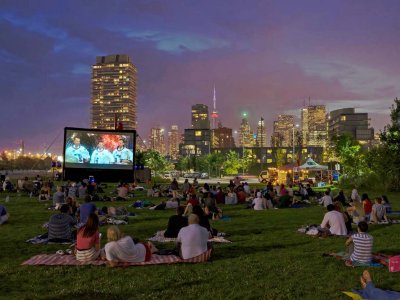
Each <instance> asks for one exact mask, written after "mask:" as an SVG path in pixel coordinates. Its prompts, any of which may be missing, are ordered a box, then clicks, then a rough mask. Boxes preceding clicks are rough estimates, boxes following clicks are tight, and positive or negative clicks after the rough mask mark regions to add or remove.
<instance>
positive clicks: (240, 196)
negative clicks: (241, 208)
mask: <svg viewBox="0 0 400 300" xmlns="http://www.w3.org/2000/svg"><path fill="white" fill-rule="evenodd" d="M236 195H237V199H238V203H239V204H244V203H246V193H245V192H244V191H243V188H242V187H239V188H238V190H237V193H236Z"/></svg>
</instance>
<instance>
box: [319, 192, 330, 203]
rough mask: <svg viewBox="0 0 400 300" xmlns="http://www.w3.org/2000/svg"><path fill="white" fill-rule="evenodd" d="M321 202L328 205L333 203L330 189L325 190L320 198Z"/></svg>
mask: <svg viewBox="0 0 400 300" xmlns="http://www.w3.org/2000/svg"><path fill="white" fill-rule="evenodd" d="M318 202H319V204H321V205H323V206H324V207H327V206H328V205H329V204H332V197H331V195H330V192H329V191H328V190H326V191H325V193H324V196H323V197H322V198H321V199H319V200H318Z"/></svg>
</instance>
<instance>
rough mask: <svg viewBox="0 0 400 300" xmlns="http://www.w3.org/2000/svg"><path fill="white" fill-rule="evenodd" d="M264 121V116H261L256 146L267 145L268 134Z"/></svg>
mask: <svg viewBox="0 0 400 300" xmlns="http://www.w3.org/2000/svg"><path fill="white" fill-rule="evenodd" d="M266 131H267V130H266V128H265V123H264V118H261V120H260V121H258V124H257V137H256V147H267V134H266Z"/></svg>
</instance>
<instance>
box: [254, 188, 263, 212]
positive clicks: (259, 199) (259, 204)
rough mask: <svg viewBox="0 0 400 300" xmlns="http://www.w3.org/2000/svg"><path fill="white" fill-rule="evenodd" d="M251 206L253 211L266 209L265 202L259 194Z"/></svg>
mask: <svg viewBox="0 0 400 300" xmlns="http://www.w3.org/2000/svg"><path fill="white" fill-rule="evenodd" d="M252 206H253V208H254V210H264V209H266V208H267V200H266V199H265V198H264V197H262V196H261V192H257V197H256V198H254V199H253V202H252Z"/></svg>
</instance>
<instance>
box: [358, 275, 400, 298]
mask: <svg viewBox="0 0 400 300" xmlns="http://www.w3.org/2000/svg"><path fill="white" fill-rule="evenodd" d="M360 282H361V286H362V288H363V290H361V291H357V290H354V292H356V293H357V294H359V295H360V296H361V298H362V299H371V300H373V299H379V300H383V299H385V300H398V299H400V292H395V291H389V290H382V289H379V288H376V287H375V285H374V284H373V282H372V278H371V274H370V273H369V272H368V270H364V272H363V273H362V275H361V277H360Z"/></svg>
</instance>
